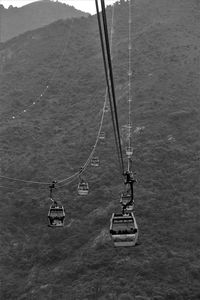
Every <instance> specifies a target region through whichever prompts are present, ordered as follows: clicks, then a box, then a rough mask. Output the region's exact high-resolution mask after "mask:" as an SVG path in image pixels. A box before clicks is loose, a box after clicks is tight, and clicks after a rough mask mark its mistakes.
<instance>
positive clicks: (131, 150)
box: [126, 147, 133, 157]
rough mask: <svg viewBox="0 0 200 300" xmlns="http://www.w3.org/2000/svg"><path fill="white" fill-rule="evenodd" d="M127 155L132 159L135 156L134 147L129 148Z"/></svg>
mask: <svg viewBox="0 0 200 300" xmlns="http://www.w3.org/2000/svg"><path fill="white" fill-rule="evenodd" d="M126 155H127V156H128V157H131V156H132V155H133V147H127V148H126Z"/></svg>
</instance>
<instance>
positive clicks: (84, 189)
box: [78, 182, 89, 196]
mask: <svg viewBox="0 0 200 300" xmlns="http://www.w3.org/2000/svg"><path fill="white" fill-rule="evenodd" d="M88 193H89V185H88V183H87V182H79V184H78V195H79V196H87V195H88Z"/></svg>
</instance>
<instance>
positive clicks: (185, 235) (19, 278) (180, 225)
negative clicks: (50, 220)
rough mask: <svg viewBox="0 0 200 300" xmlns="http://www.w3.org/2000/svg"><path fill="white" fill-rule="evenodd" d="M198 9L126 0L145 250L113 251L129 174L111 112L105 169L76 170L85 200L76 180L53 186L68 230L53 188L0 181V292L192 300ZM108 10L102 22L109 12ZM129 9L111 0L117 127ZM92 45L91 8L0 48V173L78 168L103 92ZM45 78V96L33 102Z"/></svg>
mask: <svg viewBox="0 0 200 300" xmlns="http://www.w3.org/2000/svg"><path fill="white" fill-rule="evenodd" d="M198 5H199V3H198V2H197V1H195V0H193V1H192V0H191V1H186V0H173V1H172V0H171V1H170V0H159V1H158V0H151V1H150V0H149V1H148V0H143V1H141V0H140V1H139V0H138V1H135V2H134V3H133V9H132V16H133V23H132V28H133V30H132V41H133V43H132V44H133V53H132V62H133V80H132V83H133V93H132V94H133V99H134V101H133V119H132V122H133V126H134V131H135V133H134V134H133V141H134V157H133V161H134V171H136V173H137V178H138V184H137V186H136V188H135V189H136V195H135V201H136V213H135V214H136V218H137V222H138V225H139V229H140V245H139V246H138V247H135V248H129V249H128V248H127V249H123V248H121V249H115V248H114V247H113V244H112V241H111V240H110V237H109V234H108V229H109V219H110V216H111V213H112V212H113V211H117V210H119V192H120V191H121V189H122V188H123V183H122V181H121V177H120V175H119V172H118V163H117V156H116V154H115V143H114V140H113V133H112V125H111V121H110V115H109V114H107V115H106V119H105V123H104V127H103V130H104V131H105V132H106V135H107V139H106V141H105V142H104V143H100V144H99V146H98V149H97V152H98V153H97V154H98V155H99V157H100V160H101V165H100V167H99V168H96V169H95V168H91V167H90V168H88V170H87V171H86V173H85V174H84V175H85V177H86V178H87V179H88V181H89V185H90V193H89V195H88V196H87V197H82V198H81V197H78V196H77V193H76V187H77V182H73V183H71V184H70V185H68V186H66V187H63V188H62V189H59V190H57V192H56V194H55V198H56V199H59V200H62V203H63V204H64V206H65V209H66V226H65V228H64V229H61V230H51V229H49V228H48V227H47V226H46V224H47V217H46V216H47V212H48V208H49V205H50V201H49V200H48V186H42V185H41V186H40V185H27V184H23V183H21V182H12V181H9V180H5V179H4V180H1V186H4V188H3V187H1V191H2V192H1V202H0V211H1V233H0V235H1V239H0V240H1V265H2V268H1V278H2V280H1V299H9V300H11V299H20V300H22V299H35V300H36V299H37V300H38V299H39V300H40V299H41V300H43V299H54V298H55V297H56V299H61V300H62V299H69V300H70V299H81V300H82V299H85V300H86V299H102V300H103V299H121V300H122V299H137V300H139V299H140V300H142V299H143V300H145V299H146V300H147V299H154V300H158V299H159V300H161V299H165V300H171V299H175V300H177V299H178V300H179V299H180V300H181V299H185V300H188V299H190V300H191V299H193V300H197V299H199V297H200V288H199V274H200V272H199V271H200V264H199V247H200V239H199V175H200V174H199V154H200V144H199V132H200V107H199V106H200V104H199V94H200V90H199V50H200V40H199V36H200V27H199V17H200V15H199V14H200V12H199V9H198ZM107 15H108V20H109V23H110V19H111V8H108V9H107ZM127 16H128V3H126V2H124V1H122V2H121V4H120V5H119V4H116V5H115V19H114V36H113V68H114V77H115V84H116V96H117V101H118V112H119V122H120V127H121V126H122V125H124V124H126V122H127V112H128V110H127V96H128V93H127V87H128V82H127V69H128V18H127ZM100 49H101V48H100V43H99V37H98V28H97V21H96V17H95V16H92V17H88V18H81V19H77V20H67V21H59V22H57V23H55V24H51V25H50V26H47V27H45V28H43V29H38V30H36V31H32V32H29V33H26V34H24V35H21V36H20V37H19V38H15V39H13V40H10V41H8V42H7V43H5V44H3V45H1V50H0V54H1V66H2V70H1V78H0V79H1V80H0V107H1V174H3V175H4V176H8V177H15V178H19V179H25V180H34V181H42V182H50V181H51V180H53V179H57V180H61V179H63V178H66V177H68V176H70V175H72V174H73V173H74V172H76V171H77V170H79V168H80V167H81V165H82V164H83V162H85V160H86V159H87V157H88V155H89V153H90V151H91V148H92V146H93V144H94V141H95V137H96V133H97V129H98V124H99V120H100V112H101V109H102V106H103V101H104V93H105V79H104V70H103V64H102V55H101V51H100ZM63 50H64V51H63ZM61 58H62V60H61ZM47 85H49V88H48V90H47V91H46V93H45V94H44V96H43V98H42V100H41V101H38V103H36V105H34V106H31V107H30V108H27V107H28V106H29V105H31V104H32V103H33V101H36V99H38V97H39V95H40V94H41V93H43V92H44V89H45V87H46V86H47ZM36 102H37V101H36ZM24 109H27V112H25V113H23V110H24ZM13 115H15V116H16V118H15V119H12V116H13ZM139 127H140V128H142V130H139ZM123 142H124V141H123Z"/></svg>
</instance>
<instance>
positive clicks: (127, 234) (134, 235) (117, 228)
mask: <svg viewBox="0 0 200 300" xmlns="http://www.w3.org/2000/svg"><path fill="white" fill-rule="evenodd" d="M110 234H111V236H112V239H113V242H114V245H115V246H116V247H131V246H135V245H136V243H137V240H138V226H137V223H136V219H135V217H134V214H133V213H132V212H131V213H126V214H122V213H120V214H116V213H113V214H112V217H111V220H110Z"/></svg>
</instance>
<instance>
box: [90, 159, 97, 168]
mask: <svg viewBox="0 0 200 300" xmlns="http://www.w3.org/2000/svg"><path fill="white" fill-rule="evenodd" d="M90 164H91V166H92V167H99V158H98V157H93V158H92V159H91V162H90Z"/></svg>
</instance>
